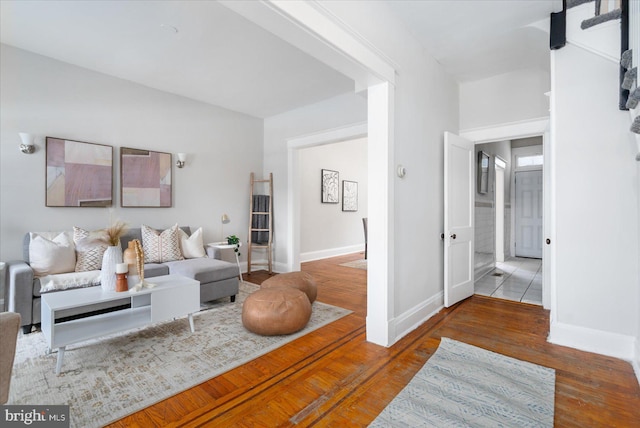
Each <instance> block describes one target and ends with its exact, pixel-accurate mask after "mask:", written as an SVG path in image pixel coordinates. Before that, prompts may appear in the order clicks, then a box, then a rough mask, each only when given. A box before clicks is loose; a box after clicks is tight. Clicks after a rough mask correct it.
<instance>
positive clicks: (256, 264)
mask: <svg viewBox="0 0 640 428" xmlns="http://www.w3.org/2000/svg"><path fill="white" fill-rule="evenodd" d="M252 262H253V263H251V264H252V265H253V268H252V270H253V271H257V270H267V269H268V266H267V263H269V261H268V260H267V259H264V260H262V259H255V258H254V259H253V260H252ZM240 269H242V273H247V272H248V270H249V269H248V265H247V262H240ZM271 269H272V270H273V272H275V273H284V272H289V270H288V268H287V264H286V263H279V262H276V261H274V262H272V263H271Z"/></svg>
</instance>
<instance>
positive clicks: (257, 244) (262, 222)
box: [247, 172, 273, 274]
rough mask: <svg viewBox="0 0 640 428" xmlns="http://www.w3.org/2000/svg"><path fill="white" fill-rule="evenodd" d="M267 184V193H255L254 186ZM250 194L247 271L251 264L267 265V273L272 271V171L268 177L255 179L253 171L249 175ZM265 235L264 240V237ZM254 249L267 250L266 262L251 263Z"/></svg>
mask: <svg viewBox="0 0 640 428" xmlns="http://www.w3.org/2000/svg"><path fill="white" fill-rule="evenodd" d="M259 183H267V184H268V186H267V187H268V193H267V194H256V193H255V186H256V184H259ZM250 184H251V192H250V193H251V195H250V196H249V250H248V251H247V273H248V274H251V266H252V265H255V266H267V267H268V270H269V274H271V273H273V252H272V245H273V173H269V178H267V179H264V180H256V178H255V176H254V174H253V172H252V173H251V176H250ZM265 235H266V238H267V239H266V240H265V239H264V238H265ZM254 249H266V250H267V263H252V262H251V257H252V255H253V254H252V253H253V250H254Z"/></svg>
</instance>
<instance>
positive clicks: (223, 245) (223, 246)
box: [207, 241, 244, 281]
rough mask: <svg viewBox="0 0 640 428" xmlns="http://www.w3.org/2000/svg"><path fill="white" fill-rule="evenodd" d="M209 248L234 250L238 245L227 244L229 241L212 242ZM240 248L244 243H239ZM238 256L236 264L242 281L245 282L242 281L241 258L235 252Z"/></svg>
mask: <svg viewBox="0 0 640 428" xmlns="http://www.w3.org/2000/svg"><path fill="white" fill-rule="evenodd" d="M207 246H208V247H212V248H216V249H218V250H232V249H235V248H236V244H227V241H222V242H212V243H210V244H207ZM238 246H239V247H242V242H238ZM233 253H234V254H235V255H236V263H237V264H238V276H239V277H240V281H244V280H243V279H242V269H241V268H240V258H239V257H238V252H237V251H234V252H233Z"/></svg>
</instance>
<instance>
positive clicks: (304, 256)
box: [300, 244, 364, 263]
mask: <svg viewBox="0 0 640 428" xmlns="http://www.w3.org/2000/svg"><path fill="white" fill-rule="evenodd" d="M363 251H364V245H363V244H358V245H350V246H348V247H340V248H328V249H326V250H320V251H309V252H307V253H301V254H300V262H301V263H304V262H311V261H313V260H322V259H328V258H330V257H337V256H343V255H345V254H353V253H361V252H363Z"/></svg>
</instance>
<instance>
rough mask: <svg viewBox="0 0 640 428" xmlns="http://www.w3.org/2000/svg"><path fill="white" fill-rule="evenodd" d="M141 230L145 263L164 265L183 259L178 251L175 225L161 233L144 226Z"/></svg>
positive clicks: (178, 240) (178, 244)
mask: <svg viewBox="0 0 640 428" xmlns="http://www.w3.org/2000/svg"><path fill="white" fill-rule="evenodd" d="M141 229H142V248H143V249H144V262H145V263H164V262H170V261H173V260H182V259H184V257H183V256H182V252H181V251H180V236H179V235H178V230H179V229H178V224H177V223H176V224H175V225H174V226H173V227H171V228H169V229H167V230H164V231H162V232H158V231H156V230H155V229H153V228H151V227H149V226H147V225H144V224H143V225H142V228H141Z"/></svg>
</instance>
